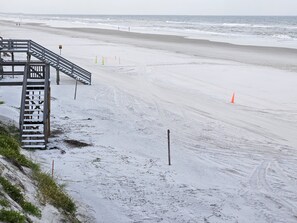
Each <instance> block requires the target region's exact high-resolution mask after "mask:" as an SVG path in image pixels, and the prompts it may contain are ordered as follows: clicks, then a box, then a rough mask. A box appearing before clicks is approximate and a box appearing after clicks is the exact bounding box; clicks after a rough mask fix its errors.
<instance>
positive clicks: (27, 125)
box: [23, 124, 43, 127]
mask: <svg viewBox="0 0 297 223" xmlns="http://www.w3.org/2000/svg"><path fill="white" fill-rule="evenodd" d="M42 126H43V124H24V125H23V127H42Z"/></svg>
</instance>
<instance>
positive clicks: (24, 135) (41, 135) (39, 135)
mask: <svg viewBox="0 0 297 223" xmlns="http://www.w3.org/2000/svg"><path fill="white" fill-rule="evenodd" d="M27 137H30V138H31V137H32V138H33V137H36V138H41V137H44V135H43V134H30V135H26V134H23V135H22V138H27Z"/></svg>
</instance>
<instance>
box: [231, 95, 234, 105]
mask: <svg viewBox="0 0 297 223" xmlns="http://www.w3.org/2000/svg"><path fill="white" fill-rule="evenodd" d="M234 98H235V93H233V95H232V98H231V103H232V104H234Z"/></svg>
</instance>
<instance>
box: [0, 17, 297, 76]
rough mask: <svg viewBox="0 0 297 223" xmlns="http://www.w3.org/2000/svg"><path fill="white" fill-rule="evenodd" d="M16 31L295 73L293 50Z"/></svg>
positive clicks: (86, 31) (96, 32) (109, 33)
mask: <svg viewBox="0 0 297 223" xmlns="http://www.w3.org/2000/svg"><path fill="white" fill-rule="evenodd" d="M0 24H2V25H5V26H10V25H14V26H15V23H14V22H10V21H5V20H0ZM20 28H29V29H36V30H42V31H46V32H50V33H55V34H60V35H65V34H66V35H67V36H69V35H73V33H75V34H76V35H78V36H76V37H81V38H88V39H92V40H101V41H103V42H110V43H116V44H128V45H133V46H136V47H143V48H148V49H157V50H165V51H171V52H175V53H181V54H185V55H189V56H196V57H205V58H209V59H222V60H231V61H235V62H240V63H246V64H253V65H260V66H268V67H273V68H278V69H281V70H287V71H293V72H297V49H293V48H285V47H278V46H275V47H271V46H256V45H239V44H233V43H227V42H216V41H212V40H207V39H190V38H187V37H185V36H177V35H164V34H146V33H134V32H128V31H118V30H109V29H100V28H60V27H51V26H47V25H44V24H41V23H23V24H22V25H21V27H20ZM57 31H58V33H57ZM4 38H5V37H4Z"/></svg>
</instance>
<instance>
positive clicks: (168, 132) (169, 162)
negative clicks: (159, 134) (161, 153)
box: [167, 129, 171, 166]
mask: <svg viewBox="0 0 297 223" xmlns="http://www.w3.org/2000/svg"><path fill="white" fill-rule="evenodd" d="M167 139H168V165H169V166H171V156H170V130H169V129H168V130H167Z"/></svg>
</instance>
